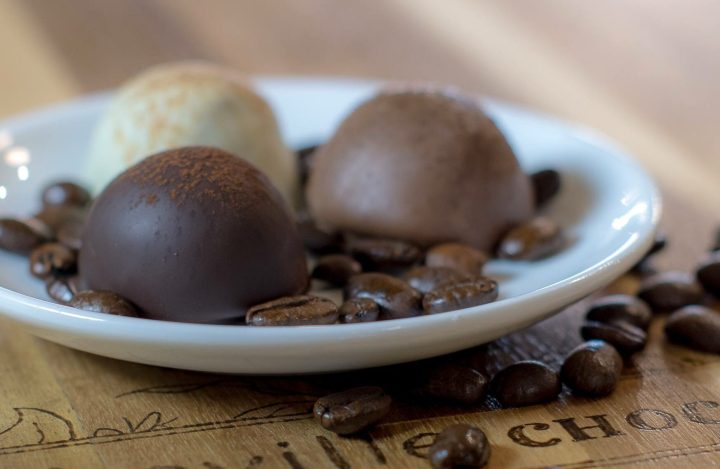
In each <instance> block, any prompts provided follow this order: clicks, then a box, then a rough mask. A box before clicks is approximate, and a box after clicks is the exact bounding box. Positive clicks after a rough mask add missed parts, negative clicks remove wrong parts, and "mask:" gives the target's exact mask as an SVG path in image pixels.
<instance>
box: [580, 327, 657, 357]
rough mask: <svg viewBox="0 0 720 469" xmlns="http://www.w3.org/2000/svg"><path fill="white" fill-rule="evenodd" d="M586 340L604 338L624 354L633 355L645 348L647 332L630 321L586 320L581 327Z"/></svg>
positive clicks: (603, 339)
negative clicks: (604, 321) (606, 321)
mask: <svg viewBox="0 0 720 469" xmlns="http://www.w3.org/2000/svg"><path fill="white" fill-rule="evenodd" d="M580 334H581V335H582V338H583V339H585V340H593V339H595V340H602V341H604V342H607V343H609V344H610V345H612V346H613V347H615V348H616V349H617V351H618V352H620V353H621V354H622V355H632V354H633V353H635V352H639V351H640V350H642V349H644V348H645V344H646V343H647V334H646V333H645V331H644V330H642V329H640V328H639V327H636V326H633V325H632V324H630V323H627V322H622V321H616V322H613V323H610V324H606V323H602V322H596V321H586V322H585V323H584V324H583V325H582V327H581V328H580Z"/></svg>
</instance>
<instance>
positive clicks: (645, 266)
mask: <svg viewBox="0 0 720 469" xmlns="http://www.w3.org/2000/svg"><path fill="white" fill-rule="evenodd" d="M667 244H668V238H667V235H666V234H665V233H663V232H662V231H658V232H657V233H655V239H654V240H653V244H652V246H650V249H649V250H648V252H647V253H646V254H645V255H644V256H643V258H642V259H640V260H639V261H638V263H637V264H635V265H634V266H633V268H632V271H633V272H635V273H638V274H642V275H647V274H654V273H655V271H654V267H653V266H652V258H653V257H654V256H655V254H657V253H659V252H660V251H663V250H664V249H665V248H666V247H667Z"/></svg>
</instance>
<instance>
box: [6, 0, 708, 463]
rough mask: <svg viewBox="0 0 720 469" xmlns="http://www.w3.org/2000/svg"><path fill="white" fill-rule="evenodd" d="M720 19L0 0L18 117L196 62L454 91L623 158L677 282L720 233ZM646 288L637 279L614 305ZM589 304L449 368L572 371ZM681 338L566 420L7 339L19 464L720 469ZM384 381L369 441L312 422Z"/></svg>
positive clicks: (365, 377) (473, 8)
mask: <svg viewBox="0 0 720 469" xmlns="http://www.w3.org/2000/svg"><path fill="white" fill-rule="evenodd" d="M718 8H719V7H718V5H717V3H716V2H712V1H710V0H693V1H690V2H683V3H682V4H680V3H678V2H672V1H670V0H657V1H649V0H624V1H620V0H608V1H606V2H603V4H602V6H601V7H600V6H598V5H597V4H596V3H589V2H576V1H572V0H542V1H538V2H527V1H518V0H507V1H499V0H498V1H486V2H475V1H471V0H446V1H443V2H434V1H431V0H412V1H411V0H390V1H387V2H364V1H360V0H352V1H344V2H332V1H330V0H307V1H305V2H293V1H291V0H269V1H264V2H251V1H230V0H215V1H213V2H195V1H191V0H173V1H171V0H155V1H141V0H126V1H123V2H95V1H91V0H53V1H45V0H27V1H22V2H21V1H19V0H0V11H2V14H1V15H0V58H2V61H3V67H2V73H0V115H5V116H6V115H10V114H13V113H16V112H18V111H22V110H25V109H28V108H31V107H35V106H39V105H44V104H47V103H51V102H54V101H57V100H60V99H64V98H69V97H71V96H74V95H77V94H79V93H82V92H87V91H93V90H97V89H102V88H109V87H114V86H117V85H118V84H119V83H121V82H122V81H123V80H125V79H126V78H127V77H129V76H131V75H132V74H134V73H136V72H137V71H139V70H141V69H143V68H145V67H147V66H149V65H152V64H154V63H158V62H165V61H172V60H179V59H184V58H203V59H209V60H214V61H217V62H220V63H224V64H227V65H230V66H233V67H236V68H238V69H240V70H243V71H245V72H248V73H264V74H313V75H344V76H361V77H373V78H383V79H395V80H421V81H438V82H443V83H452V84H456V85H458V86H461V87H463V88H466V89H469V90H473V91H477V92H481V93H484V94H488V95H492V96H496V97H500V98H503V99H508V100H511V101H515V102H518V103H521V104H525V105H530V106H533V107H537V108H539V109H542V110H544V111H547V112H551V113H554V114H557V115H560V116H562V117H564V118H567V119H571V120H575V121H578V122H582V123H585V124H587V125H588V126H590V127H593V128H596V129H598V130H599V131H601V132H603V133H606V134H608V135H610V136H611V137H613V138H615V139H616V140H618V141H620V142H622V144H623V146H625V148H627V149H628V151H629V152H631V153H632V154H633V155H635V156H636V157H637V158H638V160H639V161H640V162H642V164H643V165H644V166H645V167H647V168H648V170H649V171H650V172H652V173H653V174H654V175H655V176H656V177H657V179H658V181H659V183H660V185H661V188H662V190H663V194H664V196H665V223H664V225H665V227H666V230H667V231H668V232H669V234H670V236H671V249H670V251H669V252H668V253H666V254H663V255H662V256H660V258H659V260H658V264H659V265H660V266H662V267H664V268H678V269H690V268H692V266H693V265H694V263H695V261H696V259H697V258H698V257H699V256H700V255H701V254H702V252H703V251H704V250H705V249H706V247H707V246H708V245H709V243H710V238H711V236H712V232H713V230H714V228H715V225H716V223H717V222H718V218H719V217H718V207H719V206H720V191H718V189H717V188H718V186H720V159H718V157H717V154H718V150H720V144H718V141H717V139H716V130H715V127H716V122H717V121H718V111H717V109H718V108H719V107H718V105H720V102H718V99H719V98H718V96H717V93H715V82H716V81H717V76H718V72H720V54H718V47H720V46H719V45H718V44H720V43H719V42H718V40H717V38H718V32H717V28H716V18H717V16H718ZM637 283H638V279H637V278H635V277H631V276H626V277H623V278H622V279H619V280H618V281H617V282H616V283H615V284H614V285H613V286H611V287H610V289H609V290H608V291H611V292H615V291H621V292H633V291H634V290H635V289H636V288H637ZM583 308H584V306H583V304H579V305H577V306H575V307H573V308H570V309H568V310H567V311H565V312H563V313H562V314H560V315H558V316H555V317H553V318H551V319H549V320H547V321H545V322H543V323H541V324H538V325H536V326H534V327H532V328H530V329H528V330H526V331H522V332H519V333H516V334H512V335H510V336H508V337H505V338H503V339H501V340H499V341H496V342H495V343H493V344H490V345H488V346H486V347H481V348H478V349H475V350H470V351H465V352H462V353H459V354H456V355H453V356H451V357H447V358H445V359H446V360H453V361H459V362H464V363H468V364H471V365H473V366H476V367H478V368H480V369H483V370H485V371H486V372H487V373H488V374H492V373H493V372H494V371H496V370H497V369H498V368H499V367H501V366H503V365H504V364H507V363H510V362H511V361H513V360H518V359H524V358H534V359H540V360H544V361H546V362H548V363H550V364H552V365H553V366H559V365H560V363H561V362H562V359H563V357H564V355H565V354H566V353H567V351H569V350H570V349H571V348H572V347H573V346H575V345H576V344H577V343H579V341H580V337H579V334H578V331H577V329H578V325H579V323H580V321H581V319H582V314H583ZM661 323H662V320H661V319H658V320H657V321H656V322H655V323H654V324H653V327H652V330H651V340H650V344H649V347H648V350H647V351H645V352H644V353H643V354H641V355H639V356H637V357H635V358H633V359H632V360H631V361H630V362H628V364H627V366H626V369H625V371H624V373H623V378H622V381H621V384H620V387H619V389H618V390H617V391H616V392H615V393H614V394H613V395H612V396H611V397H609V398H607V399H601V400H592V399H587V398H580V397H576V396H573V395H571V394H569V393H567V392H565V393H564V394H563V395H562V396H561V399H560V400H559V401H558V402H556V403H552V404H550V405H547V406H534V407H529V408H524V409H500V408H499V407H498V405H497V403H496V402H494V401H493V400H492V399H488V400H487V401H486V402H484V403H482V404H479V405H477V406H470V407H463V406H457V405H451V404H447V403H437V402H428V401H425V400H422V399H420V398H418V397H416V396H414V395H412V394H409V393H407V392H406V391H405V390H404V389H403V386H402V384H403V377H404V376H407V374H408V373H412V372H413V370H414V369H415V368H413V366H415V367H416V366H421V367H422V366H423V364H420V365H413V366H411V367H392V368H389V369H381V370H369V371H365V372H360V373H350V374H337V375H322V376H309V377H287V378H263V377H239V376H223V375H209V374H202V373H191V372H183V371H177V370H169V369H160V368H153V367H148V366H143V365H137V364H132V363H125V362H119V361H116V360H111V359H106V358H101V357H96V356H92V355H89V354H85V353H82V352H77V351H73V350H70V349H67V348H63V347H60V346H57V345H54V344H51V343H48V342H44V341H42V340H38V339H35V338H32V337H30V336H27V335H25V334H23V333H20V332H18V331H17V330H16V329H15V328H14V327H13V326H11V325H9V324H6V323H4V322H3V323H0V367H1V369H2V372H3V376H4V378H5V379H3V380H2V381H0V392H1V393H2V394H1V395H2V396H4V398H5V399H4V401H3V402H4V403H5V404H4V405H3V406H2V407H0V467H3V468H4V467H9V468H16V467H17V468H24V467H39V468H50V467H57V468H83V467H88V468H96V467H108V468H116V467H118V468H142V469H145V468H160V467H163V468H187V469H195V468H207V469H218V468H223V469H230V468H242V469H244V468H249V467H251V468H255V467H257V468H263V467H268V468H274V467H280V468H295V469H297V468H315V467H327V468H340V469H343V468H350V467H354V468H358V467H427V466H428V464H427V462H426V461H424V460H423V456H424V455H425V454H426V451H427V449H426V448H427V445H428V443H429V442H430V441H431V439H432V435H433V434H434V433H435V432H437V431H440V430H441V429H442V428H443V427H444V426H446V425H448V424H450V423H455V422H458V421H466V422H471V423H474V424H476V425H479V426H480V427H482V428H484V429H485V430H486V431H487V432H488V436H489V438H490V440H491V441H492V442H493V456H492V460H491V467H528V468H529V467H550V466H552V467H578V468H591V467H603V468H605V467H648V468H649V467H653V468H657V467H668V468H671V467H678V465H693V466H697V467H709V466H711V465H718V464H720V443H719V442H720V407H718V406H719V405H720V404H717V403H718V402H720V396H718V393H719V392H718V390H719V389H720V378H718V376H720V375H719V374H718V370H719V369H720V362H719V361H718V358H717V357H715V356H710V355H706V354H701V353H696V352H692V351H689V350H686V349H682V348H679V347H675V346H671V345H668V344H667V343H666V342H665V340H664V338H663V334H662V330H661V328H662V324H661ZM366 383H378V384H382V385H384V386H386V387H387V388H388V389H391V390H392V392H393V395H394V398H395V401H396V402H395V406H394V409H393V411H392V413H391V415H390V416H389V417H388V418H387V419H386V420H385V421H384V422H383V424H381V425H379V426H378V427H376V428H375V429H373V430H372V431H371V432H370V433H369V434H366V435H363V436H361V437H359V438H352V439H348V438H339V437H337V436H335V435H332V434H330V433H328V432H325V431H323V430H321V429H320V428H319V427H318V426H316V425H315V424H314V423H313V422H312V421H311V419H310V415H309V407H310V405H311V404H312V402H313V400H314V399H316V398H317V397H318V396H320V395H322V394H324V393H327V392H330V391H333V390H337V389H342V388H343V387H346V386H351V385H354V384H366ZM593 419H595V420H593ZM598 419H599V420H598ZM603 419H604V420H603ZM599 421H600V422H603V423H604V425H605V427H603V428H599V427H595V428H587V429H585V430H583V431H584V432H585V435H584V436H583V435H581V438H580V441H573V440H574V438H573V435H572V434H571V433H572V431H570V430H568V428H570V429H571V430H572V429H573V428H574V427H573V424H575V425H576V426H578V427H584V426H593V425H598V422H599ZM577 431H579V430H577ZM577 431H575V436H576V437H577V436H578V433H577ZM585 437H587V438H585ZM575 439H577V438H575ZM543 445H545V446H543Z"/></svg>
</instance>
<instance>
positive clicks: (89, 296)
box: [70, 290, 139, 317]
mask: <svg viewBox="0 0 720 469" xmlns="http://www.w3.org/2000/svg"><path fill="white" fill-rule="evenodd" d="M70 306H72V307H74V308H78V309H83V310H85V311H93V312H96V313H106V314H112V315H115V316H128V317H138V316H139V314H138V310H137V308H136V307H135V306H134V305H133V304H132V303H130V302H129V301H128V300H126V299H125V298H123V297H121V296H120V295H117V294H115V293H112V292H109V291H96V290H85V291H81V292H78V293H76V294H75V298H73V299H72V300H71V301H70Z"/></svg>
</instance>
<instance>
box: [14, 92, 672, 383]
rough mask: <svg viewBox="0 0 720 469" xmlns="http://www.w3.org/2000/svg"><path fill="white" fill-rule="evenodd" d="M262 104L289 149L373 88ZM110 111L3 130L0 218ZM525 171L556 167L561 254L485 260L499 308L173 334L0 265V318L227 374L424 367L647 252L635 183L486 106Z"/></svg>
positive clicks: (542, 129) (645, 201) (600, 157)
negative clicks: (85, 307) (67, 297)
mask: <svg viewBox="0 0 720 469" xmlns="http://www.w3.org/2000/svg"><path fill="white" fill-rule="evenodd" d="M259 87H260V89H261V91H262V93H263V94H264V95H265V96H267V98H268V99H269V100H270V101H271V103H272V105H273V107H274V108H275V110H276V111H277V113H278V116H279V119H280V122H281V127H282V130H283V133H284V136H285V138H286V140H287V142H288V143H289V144H290V145H291V146H300V145H305V144H308V143H313V142H317V141H322V140H323V139H325V138H326V137H328V136H329V135H330V134H331V132H332V130H333V129H334V127H335V126H336V125H337V124H338V122H339V120H340V119H341V118H342V116H343V115H345V114H346V113H347V112H349V110H351V109H352V108H353V107H354V106H355V105H356V104H357V103H358V102H360V101H361V100H363V99H364V98H366V97H367V96H368V95H369V94H371V93H372V92H373V91H374V89H375V87H376V85H375V84H372V83H367V82H356V81H343V80H320V79H293V78H288V79H265V80H260V81H259ZM107 103H108V97H107V96H105V95H100V96H91V97H87V98H82V99H80V100H77V101H74V102H71V103H68V104H64V105H61V106H58V107H54V108H51V109H47V110H43V111H40V112H35V113H32V114H28V115H25V116H21V117H18V118H16V119H13V120H11V121H7V122H4V123H2V124H0V156H2V161H0V214H2V215H3V216H7V215H21V216H23V215H27V214H29V213H31V211H32V210H34V209H36V208H37V199H38V194H39V190H40V188H41V187H43V186H44V185H45V184H46V183H48V182H49V181H52V180H57V179H64V178H77V176H78V171H79V168H81V167H82V166H83V163H84V158H85V155H86V145H87V143H88V141H89V137H90V134H91V131H92V129H93V126H94V124H95V122H96V121H97V119H98V116H99V115H100V114H101V112H102V111H103V109H104V108H105V107H106V105H107ZM487 109H488V112H489V113H490V114H491V115H492V116H493V118H494V119H495V120H496V122H497V123H498V124H499V125H500V127H501V128H502V129H503V130H504V132H505V133H506V135H507V136H508V138H509V139H510V141H511V143H512V145H513V147H514V149H515V151H516V152H517V154H518V156H519V158H520V160H521V164H522V165H523V167H524V168H525V169H526V170H527V171H535V170H539V169H544V168H555V169H558V170H560V171H561V173H562V176H563V180H564V189H563V191H562V193H561V194H560V195H559V197H558V198H557V199H556V200H555V201H554V202H553V203H552V205H551V206H550V207H549V208H548V211H549V214H550V215H551V216H553V217H554V218H556V219H557V220H559V221H560V222H561V223H562V225H563V226H564V227H565V228H566V229H567V231H568V233H569V235H570V237H571V239H572V242H571V244H570V246H569V247H568V248H567V249H566V250H565V251H563V252H562V253H560V254H558V255H556V256H554V257H551V258H549V259H547V260H543V261H540V262H533V263H525V262H507V261H493V262H491V263H490V265H489V269H488V273H489V275H491V276H495V277H497V278H498V279H500V291H501V297H500V300H499V301H497V302H495V303H492V304H489V305H485V306H480V307H474V308H468V309H464V310H459V311H455V312H450V313H445V314H438V315H432V316H423V317H416V318H410V319H400V320H394V321H385V322H376V323H369V324H352V325H334V326H305V327H275V328H272V327H269V328H259V327H243V326H217V325H197V324H182V323H173V322H163V321H153V320H146V319H135V318H124V317H116V316H109V315H102V314H95V313H89V312H84V311H80V310H76V309H73V308H70V307H66V306H61V305H57V304H54V303H52V302H50V301H48V299H47V296H46V294H45V292H44V287H43V285H42V283H41V282H39V281H37V280H35V279H33V278H31V277H30V275H29V274H28V272H27V271H28V269H27V261H26V260H25V259H23V258H21V257H19V256H14V255H12V254H7V253H0V314H2V315H4V316H6V317H8V318H10V319H12V320H13V321H15V322H17V323H18V324H20V325H21V327H23V328H24V329H25V330H26V331H27V332H29V333H31V334H34V335H37V336H39V337H42V338H44V339H47V340H50V341H53V342H57V343H60V344H63V345H66V346H68V347H72V348H76V349H79V350H84V351H87V352H91V353H95V354H98V355H104V356H108V357H114V358H119V359H123V360H129V361H134V362H140V363H147V364H152V365H160V366H168V367H174V368H184V369H190V370H202V371H213V372H226V373H261V374H279V373H283V374H287V373H309V372H325V371H334V370H348V369H354V368H363V367H372V366H379V365H387V364H392V363H399V362H404V361H410V360H417V359H422V358H427V357H430V356H435V355H440V354H444V353H449V352H453V351H457V350H460V349H463V348H468V347H471V346H475V345H479V344H482V343H485V342H488V341H491V340H493V339H496V338H498V337H500V336H502V335H504V334H507V333H509V332H512V331H515V330H518V329H521V328H524V327H527V326H529V325H531V324H533V323H535V322H537V321H539V320H541V319H544V318H546V317H548V316H550V315H552V314H554V313H555V312H557V311H558V310H560V309H561V308H563V307H564V306H567V305H569V304H571V303H573V302H575V301H577V300H579V299H581V298H583V297H584V296H586V295H588V294H590V293H592V292H593V291H595V290H597V289H599V288H601V287H603V286H605V285H606V284H608V283H610V282H611V281H612V280H613V279H614V278H616V277H618V276H619V275H620V274H622V273H623V272H624V271H626V270H627V269H629V268H630V267H631V266H632V265H633V264H634V263H635V262H636V261H638V260H639V259H640V258H641V256H642V254H643V253H644V252H645V251H646V250H647V249H648V247H649V246H650V243H651V242H652V237H653V233H654V231H655V228H656V225H657V222H658V219H659V216H660V198H659V196H658V192H657V190H656V188H655V186H654V184H653V182H652V181H651V179H650V178H649V177H648V176H647V175H646V174H645V172H644V171H643V170H642V169H641V168H640V167H639V166H638V165H637V164H636V163H635V162H634V161H632V159H630V158H629V157H627V156H625V155H623V154H622V153H621V152H620V151H619V150H618V149H616V148H615V147H613V146H612V145H610V144H608V143H607V142H605V141H603V140H602V139H600V138H598V137H597V136H595V135H593V134H591V133H590V132H588V131H586V130H583V129H579V128H577V127H573V126H571V125H568V124H565V123H562V122H560V121H557V120H554V119H551V118H548V117H546V116H542V115H538V114H533V113H530V112H528V111H524V110H521V109H517V108H514V107H511V106H508V105H505V104H501V103H496V102H487Z"/></svg>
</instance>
